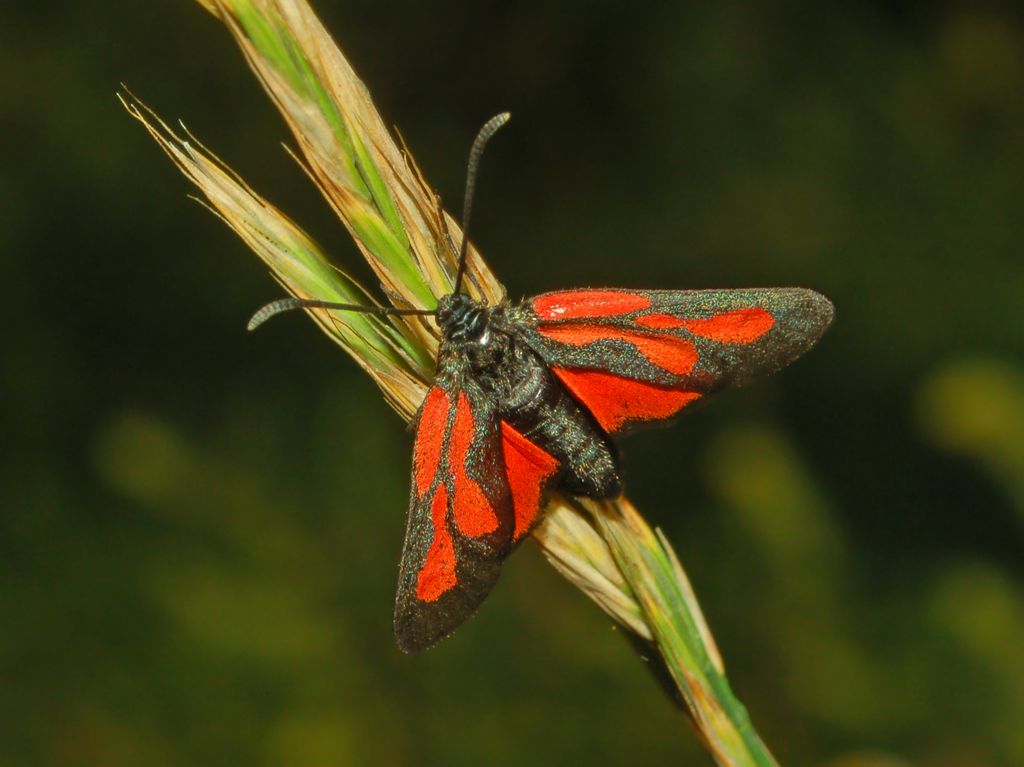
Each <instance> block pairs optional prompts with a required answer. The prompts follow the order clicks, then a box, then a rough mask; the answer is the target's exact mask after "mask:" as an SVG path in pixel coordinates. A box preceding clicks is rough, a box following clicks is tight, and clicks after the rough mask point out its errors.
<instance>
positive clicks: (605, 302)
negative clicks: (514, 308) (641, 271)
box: [532, 290, 651, 320]
mask: <svg viewBox="0 0 1024 767" xmlns="http://www.w3.org/2000/svg"><path fill="white" fill-rule="evenodd" d="M532 305H533V311H534V313H535V314H536V315H537V316H538V317H539V318H540V319H542V320H571V319H580V318H587V317H614V316H616V315H619V314H629V313H630V312H637V311H641V310H643V309H647V308H649V307H650V305H651V302H650V300H649V299H648V298H647V296H644V295H641V294H639V293H623V292H622V291H618V290H566V291H562V292H561V293H548V294H546V295H543V296H537V298H535V299H533V303H532Z"/></svg>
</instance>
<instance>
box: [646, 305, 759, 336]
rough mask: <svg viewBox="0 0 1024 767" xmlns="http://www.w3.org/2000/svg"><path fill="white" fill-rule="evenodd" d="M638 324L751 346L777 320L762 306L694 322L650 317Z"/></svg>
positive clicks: (698, 319) (671, 316)
mask: <svg viewBox="0 0 1024 767" xmlns="http://www.w3.org/2000/svg"><path fill="white" fill-rule="evenodd" d="M636 322H637V324H638V325H643V326H644V327H645V328H655V329H658V330H667V329H669V328H672V329H674V328H683V329H685V330H688V331H690V332H691V333H693V334H694V335H695V336H700V337H701V338H708V339H710V340H712V341H718V342H719V343H723V344H750V343H753V342H754V341H756V340H757V339H759V338H760V337H761V336H763V335H764V334H765V333H767V332H768V331H769V330H771V329H772V328H773V327H775V318H774V317H772V315H771V313H770V312H769V311H768V310H767V309H762V308H761V307H760V306H755V307H751V308H748V309H735V310H733V311H731V312H723V313H721V314H715V315H713V316H711V317H706V318H704V317H696V318H693V319H687V318H686V317H676V316H675V315H673V314H648V315H646V316H643V317H638V318H637V321H636Z"/></svg>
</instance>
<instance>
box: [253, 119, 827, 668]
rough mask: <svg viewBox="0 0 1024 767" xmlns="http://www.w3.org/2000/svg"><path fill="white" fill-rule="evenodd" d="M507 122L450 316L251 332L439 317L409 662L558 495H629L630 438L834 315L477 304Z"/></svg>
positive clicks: (818, 300)
mask: <svg viewBox="0 0 1024 767" xmlns="http://www.w3.org/2000/svg"><path fill="white" fill-rule="evenodd" d="M507 120H508V114H507V113H503V114H501V115H498V116H496V117H494V118H492V119H491V120H490V121H488V122H487V123H486V124H485V125H484V127H483V128H482V129H481V130H480V132H479V134H478V135H477V137H476V140H475V141H474V142H473V147H472V149H471V151H470V160H469V168H468V171H467V178H466V195H465V200H464V207H463V223H462V231H463V239H462V245H461V250H460V254H459V259H458V272H457V275H456V278H455V282H454V289H453V291H452V292H451V293H450V294H448V295H446V296H442V297H441V298H440V299H439V300H438V302H437V306H436V308H434V309H398V308H394V309H392V308H386V307H380V308H377V307H373V308H371V307H362V306H354V305H349V304H337V303H330V302H323V301H315V300H303V299H294V298H290V299H283V300H279V301H275V302H273V303H271V304H268V305H267V306H265V307H263V309H261V310H260V311H259V312H257V313H256V315H254V316H253V319H252V320H251V321H250V329H252V328H254V327H255V326H256V325H259V324H260V323H262V322H263V321H265V320H266V319H268V318H269V317H271V316H273V315H275V314H277V313H280V312H282V311H286V310H289V309H295V308H305V307H321V308H333V309H342V310H351V311H368V312H375V313H382V314H426V315H433V316H434V317H435V320H436V323H437V327H438V329H439V331H440V345H439V348H438V356H437V367H436V372H435V376H434V382H433V385H432V386H431V387H430V389H429V391H428V392H427V395H426V398H425V399H424V401H423V404H422V406H421V407H420V410H419V412H418V414H417V416H416V418H415V420H414V421H413V424H414V430H415V437H414V444H413V459H412V489H411V493H410V496H411V497H410V502H409V514H408V521H407V527H406V533H405V543H404V547H403V550H402V558H401V564H400V566H399V576H398V595H397V599H396V603H395V616H394V629H395V637H396V639H397V642H398V646H399V648H401V649H402V650H403V651H405V652H409V653H412V652H418V651H421V650H424V649H426V648H429V647H431V646H432V645H434V644H435V643H436V642H437V641H439V640H440V639H442V638H443V637H445V636H447V635H449V634H450V633H451V632H453V631H454V630H455V629H456V628H458V627H459V626H460V625H461V624H462V623H463V622H465V621H466V620H467V619H468V618H469V617H470V616H472V615H473V613H475V612H476V610H477V608H478V607H479V606H480V605H481V603H482V602H483V601H484V599H485V598H486V597H487V595H488V594H489V593H490V591H491V589H492V588H493V587H494V584H495V582H496V581H497V579H498V575H499V573H500V571H501V565H502V562H503V561H504V560H505V558H506V557H507V556H508V555H509V554H510V553H511V552H512V551H513V550H514V549H515V548H516V546H517V545H518V544H519V543H520V542H521V541H522V540H523V539H524V538H525V537H526V536H527V535H529V533H530V531H531V530H532V529H533V527H534V526H535V525H536V524H537V522H538V520H539V517H540V514H541V510H542V509H543V507H544V503H545V497H546V495H547V494H548V493H549V492H550V491H551V490H552V489H555V488H557V489H558V490H561V491H564V492H567V493H570V494H573V495H577V496H585V497H587V498H594V499H610V498H615V497H617V496H618V495H620V494H621V493H622V488H623V484H622V477H621V474H620V470H619V459H618V452H617V448H616V445H615V441H614V439H615V438H616V437H618V436H620V435H622V434H623V433H625V432H627V431H629V430H631V429H632V428H634V427H637V426H646V425H654V424H660V423H664V422H667V421H671V420H672V419H673V418H675V417H676V416H677V415H679V413H680V412H681V411H683V410H684V409H686V408H687V407H688V406H690V405H692V404H693V403H695V402H697V401H699V400H702V399H703V398H705V397H707V396H708V395H710V394H713V393H714V392H716V391H719V390H721V389H724V388H727V387H734V386H742V385H744V384H746V383H748V382H750V381H753V380H755V379H757V378H759V377H761V376H765V375H769V374H771V373H774V372H775V371H777V370H779V369H780V368H782V367H783V366H785V365H788V364H789V363H790V362H792V361H793V360H794V359H796V358H797V357H798V356H799V355H801V354H803V353H804V352H805V351H807V350H808V349H810V348H811V346H813V345H814V344H815V343H816V342H817V340H818V339H819V338H820V337H821V335H822V334H823V333H824V332H825V330H826V329H827V328H828V326H829V324H830V323H831V321H832V317H833V307H832V304H831V302H830V301H829V300H828V299H827V298H825V297H824V296H822V295H821V294H819V293H816V292H814V291H812V290H807V289H803V288H754V289H747V290H632V289H620V288H603V289H591V288H587V289H575V290H566V291H560V292H555V293H545V294H543V295H539V296H536V297H534V298H528V299H526V300H524V301H522V302H520V303H517V304H512V303H509V302H507V301H506V302H502V303H500V304H498V305H496V306H488V305H486V304H484V303H481V302H479V301H476V300H474V299H473V298H471V297H470V296H469V295H467V294H466V293H465V292H463V291H462V285H463V278H464V275H465V267H466V252H467V243H468V230H469V218H470V211H471V207H472V199H473V189H474V185H475V178H476V173H477V168H478V164H479V160H480V156H481V154H482V152H483V148H484V145H485V144H486V142H487V141H488V140H489V139H490V137H491V136H492V135H493V134H494V133H495V132H496V131H497V130H498V129H499V128H500V127H501V126H502V125H504V123H505V122H506V121H507Z"/></svg>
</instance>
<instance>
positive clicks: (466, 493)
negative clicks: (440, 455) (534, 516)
mask: <svg viewBox="0 0 1024 767" xmlns="http://www.w3.org/2000/svg"><path fill="white" fill-rule="evenodd" d="M475 437H476V425H475V424H474V422H473V409H472V407H471V406H470V404H469V398H468V397H467V396H466V393H465V392H459V399H458V402H457V404H456V405H455V423H454V424H453V425H452V434H451V440H450V448H449V453H448V462H449V465H450V467H451V472H452V477H453V478H454V488H453V491H452V492H453V498H454V504H453V507H454V508H453V512H454V517H455V526H456V527H457V528H458V529H459V532H460V533H462V534H463V535H465V536H468V537H470V538H479V537H480V536H481V535H487V533H493V532H494V531H495V530H497V529H498V514H497V512H496V511H495V510H494V506H493V505H492V504H491V501H490V500H489V499H488V498H487V496H486V495H485V494H484V491H483V489H482V488H481V487H480V485H479V484H478V483H477V481H476V480H475V479H473V478H472V477H470V476H469V474H467V473H466V469H467V466H466V463H467V461H468V460H469V459H470V448H471V447H472V446H473V440H474V439H475Z"/></svg>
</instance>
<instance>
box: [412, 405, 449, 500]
mask: <svg viewBox="0 0 1024 767" xmlns="http://www.w3.org/2000/svg"><path fill="white" fill-rule="evenodd" d="M448 407H449V403H448V395H447V394H445V392H444V389H442V388H440V387H438V386H434V387H433V388H431V389H430V391H429V392H427V398H426V400H424V402H423V410H422V412H420V420H419V423H418V424H417V426H416V440H415V443H414V444H413V451H412V456H413V459H412V464H413V479H414V482H415V484H416V492H417V494H418V496H419V497H420V498H422V497H423V496H425V495H426V494H427V492H428V491H429V490H430V487H431V485H432V484H433V482H434V475H435V474H437V467H438V464H440V462H441V447H442V444H443V442H444V430H445V426H446V425H447V424H448Z"/></svg>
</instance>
